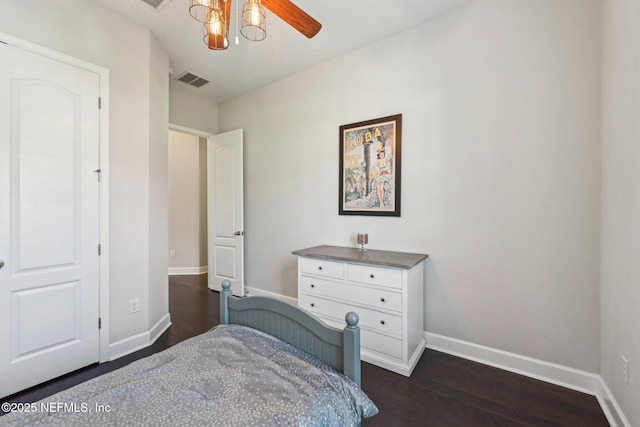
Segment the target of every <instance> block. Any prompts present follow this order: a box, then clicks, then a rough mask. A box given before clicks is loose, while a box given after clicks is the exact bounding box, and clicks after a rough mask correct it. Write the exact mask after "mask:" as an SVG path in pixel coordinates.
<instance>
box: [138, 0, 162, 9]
mask: <svg viewBox="0 0 640 427" xmlns="http://www.w3.org/2000/svg"><path fill="white" fill-rule="evenodd" d="M163 1H164V0H142V2H143V3H146V4H148V5H149V6H151V7H152V8H154V9H157V8H158V6H160V4H162V2H163Z"/></svg>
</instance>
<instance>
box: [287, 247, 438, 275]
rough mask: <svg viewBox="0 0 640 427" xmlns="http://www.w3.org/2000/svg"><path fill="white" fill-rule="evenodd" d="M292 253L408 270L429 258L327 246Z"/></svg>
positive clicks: (405, 253) (400, 253) (410, 254)
mask: <svg viewBox="0 0 640 427" xmlns="http://www.w3.org/2000/svg"><path fill="white" fill-rule="evenodd" d="M292 253H293V254H294V255H298V256H305V257H310V258H320V259H332V260H337V261H347V262H356V263H361V264H374V265H383V266H385V267H396V268H406V269H410V268H413V267H414V266H416V265H418V264H419V263H420V262H421V261H423V260H424V259H426V258H427V257H428V256H429V255H425V254H413V253H407V252H392V251H378V250H374V249H367V250H365V251H361V250H360V249H357V248H347V247H343V246H327V245H322V246H314V247H312V248H307V249H299V250H297V251H293V252H292Z"/></svg>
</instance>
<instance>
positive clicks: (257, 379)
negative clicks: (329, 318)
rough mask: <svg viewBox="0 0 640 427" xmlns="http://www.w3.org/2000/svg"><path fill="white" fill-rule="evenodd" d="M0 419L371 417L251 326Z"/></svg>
mask: <svg viewBox="0 0 640 427" xmlns="http://www.w3.org/2000/svg"><path fill="white" fill-rule="evenodd" d="M32 405H35V406H32V408H31V409H33V410H34V411H33V412H29V413H26V412H22V413H11V414H7V415H5V416H3V417H0V425H9V426H41V425H47V426H92V427H93V426H103V425H104V426H172V427H173V426H188V425H193V426H206V425H214V426H276V425H278V426H280V425H282V426H351V425H358V424H359V423H360V421H361V419H362V418H366V417H370V416H373V415H375V414H377V413H378V409H377V408H376V406H375V405H374V403H373V402H372V401H371V400H370V399H369V398H368V397H367V396H366V394H365V393H364V392H363V391H362V390H361V389H360V388H359V387H358V386H356V385H355V384H354V383H353V382H352V381H351V380H349V379H348V378H346V377H345V376H344V375H342V374H339V373H337V372H336V371H334V370H333V369H332V368H330V367H329V366H327V365H325V364H324V363H322V362H321V361H319V360H318V359H316V358H315V357H313V356H311V355H309V354H307V353H305V352H303V351H301V350H299V349H297V348H295V347H293V346H291V345H289V344H286V343H284V342H283V341H280V340H279V339H277V338H274V337H271V336H270V335H267V334H264V333H262V332H260V331H257V330H255V329H251V328H247V327H244V326H238V325H220V326H218V327H216V328H214V329H212V330H211V331H208V332H206V333H204V334H202V335H199V336H196V337H193V338H191V339H189V340H186V341H184V342H182V343H180V344H178V345H176V346H174V347H171V348H169V349H167V350H165V351H163V352H161V353H157V354H154V355H152V356H149V357H147V358H144V359H141V360H138V361H136V362H133V363H131V364H130V365H128V366H125V367H123V368H121V369H118V370H117V371H113V372H110V373H108V374H105V375H103V376H100V377H97V378H94V379H92V380H89V381H87V382H85V383H82V384H79V385H77V386H75V387H73V388H71V389H68V390H65V391H62V392H60V393H57V394H55V395H53V396H51V397H49V398H47V399H44V400H42V401H40V402H37V403H34V404H32Z"/></svg>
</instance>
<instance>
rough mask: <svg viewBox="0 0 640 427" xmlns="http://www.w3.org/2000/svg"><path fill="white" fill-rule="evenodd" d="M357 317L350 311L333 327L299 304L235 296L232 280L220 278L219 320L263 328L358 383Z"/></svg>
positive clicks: (358, 329) (358, 343)
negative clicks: (342, 321)
mask: <svg viewBox="0 0 640 427" xmlns="http://www.w3.org/2000/svg"><path fill="white" fill-rule="evenodd" d="M358 320H359V319H358V315H357V314H356V313H354V312H352V311H350V312H349V313H347V314H346V316H345V321H346V323H347V325H346V326H345V327H344V329H343V330H340V329H336V328H332V327H330V326H327V325H325V324H324V323H323V322H322V321H320V320H319V319H317V318H315V317H314V316H313V315H311V314H310V313H307V312H306V311H304V310H302V309H301V308H298V307H296V306H293V305H291V304H287V303H285V302H283V301H280V300H277V299H273V298H268V297H259V296H256V297H246V298H236V297H234V296H233V295H232V292H231V283H230V282H229V281H227V280H225V281H224V282H222V291H221V292H220V323H221V324H229V323H232V324H238V325H243V326H249V327H251V328H254V329H257V330H260V331H263V332H266V333H267V334H269V335H272V336H275V337H277V338H279V339H281V340H282V341H285V342H287V343H289V344H291V345H293V346H294V347H297V348H299V349H301V350H304V351H306V352H307V353H310V354H312V355H313V356H315V357H317V358H318V359H320V360H322V361H323V362H324V363H326V364H327V365H329V366H331V367H332V368H334V369H336V370H337V371H340V372H342V373H344V374H345V375H346V376H347V377H349V378H351V380H352V381H353V382H355V383H356V384H358V385H360V327H359V326H358Z"/></svg>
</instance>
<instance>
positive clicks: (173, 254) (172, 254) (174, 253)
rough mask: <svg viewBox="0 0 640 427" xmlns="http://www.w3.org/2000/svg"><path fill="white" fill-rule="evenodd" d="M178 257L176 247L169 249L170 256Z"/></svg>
mask: <svg viewBox="0 0 640 427" xmlns="http://www.w3.org/2000/svg"><path fill="white" fill-rule="evenodd" d="M175 257H176V250H175V249H171V250H170V251H169V258H175Z"/></svg>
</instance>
